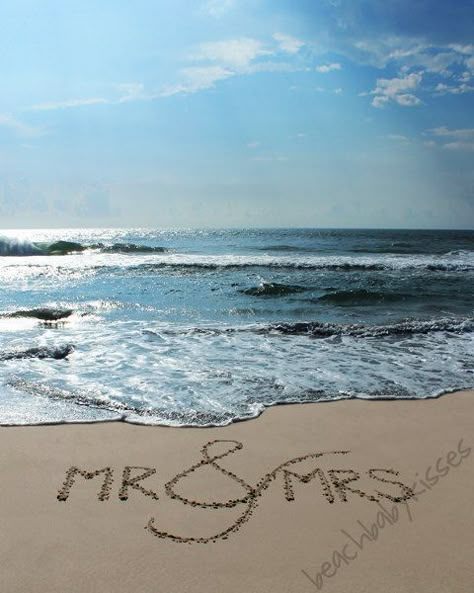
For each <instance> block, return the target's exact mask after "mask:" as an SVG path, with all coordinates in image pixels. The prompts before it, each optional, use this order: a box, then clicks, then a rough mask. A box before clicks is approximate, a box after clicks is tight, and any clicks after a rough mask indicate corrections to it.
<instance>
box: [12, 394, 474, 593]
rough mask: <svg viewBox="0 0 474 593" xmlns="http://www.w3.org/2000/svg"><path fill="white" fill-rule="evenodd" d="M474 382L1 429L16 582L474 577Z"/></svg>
mask: <svg viewBox="0 0 474 593" xmlns="http://www.w3.org/2000/svg"><path fill="white" fill-rule="evenodd" d="M471 449H474V392H472V391H471V392H468V391H466V392H460V393H455V394H448V395H445V396H443V397H440V398H438V399H435V400H423V401H420V400H418V401H375V402H374V401H372V402H369V401H360V400H359V401H340V402H333V403H320V404H300V405H293V406H288V405H286V406H277V407H274V408H271V409H268V410H267V411H266V412H265V413H264V414H263V415H262V416H261V417H260V418H258V419H255V420H252V421H248V422H241V423H238V424H233V425H231V426H228V427H225V428H213V429H192V428H186V429H184V428H179V429H174V428H165V427H145V426H134V425H130V424H125V423H103V424H88V425H60V426H38V427H3V428H0V471H1V475H0V484H1V486H0V497H1V501H0V526H1V538H0V591H2V592H5V593H20V592H21V593H24V592H28V593H56V592H57V593H59V592H61V593H64V592H68V593H75V592H78V593H79V592H81V593H85V592H92V591H94V592H95V591H98V592H99V591H100V592H101V593H109V592H110V593H112V592H114V593H130V592H132V591H133V592H134V593H142V592H143V593H145V592H146V593H150V592H152V591H153V592H155V591H156V592H158V591H163V592H166V593H175V592H176V593H178V592H179V593H187V592H191V591H192V592H193V593H196V592H203V593H204V592H206V593H211V592H213V591H215V592H220V593H222V592H237V591H238V592H245V593H253V592H255V593H257V592H258V593H265V592H267V591H268V592H270V591H271V592H272V593H279V592H282V593H283V592H285V593H287V592H291V593H298V592H302V593H304V592H310V591H317V590H323V591H328V592H335V593H343V592H344V593H346V592H349V591H350V592H351V593H362V592H364V593H380V592H381V591H383V592H384V593H411V592H413V593H415V592H416V593H424V592H426V593H441V592H443V593H446V592H448V591H449V593H457V592H459V593H461V592H462V593H465V592H466V591H470V590H472V584H473V583H474V557H473V554H472V550H473V549H474V513H473V511H472V492H473V488H474V452H473V451H472V450H471Z"/></svg>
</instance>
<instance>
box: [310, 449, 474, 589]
mask: <svg viewBox="0 0 474 593" xmlns="http://www.w3.org/2000/svg"><path fill="white" fill-rule="evenodd" d="M470 453H471V449H470V447H465V446H464V447H463V439H461V440H460V441H459V442H458V445H457V451H452V450H451V451H449V452H448V453H447V454H445V455H443V456H441V457H438V459H437V460H436V464H433V465H429V466H428V467H427V468H426V470H425V475H424V480H423V479H421V478H418V477H417V476H418V473H416V475H415V476H416V477H417V479H416V480H415V482H414V484H413V485H412V487H411V491H412V496H411V497H410V498H411V499H412V500H410V503H408V502H407V501H403V503H404V508H405V510H406V514H407V517H408V519H409V521H410V523H412V521H413V516H412V514H411V509H410V504H412V503H413V502H418V500H419V497H420V496H421V495H423V494H425V493H426V492H428V491H429V490H432V489H433V487H434V486H436V484H437V483H438V482H439V481H440V480H442V479H443V478H444V477H446V476H447V474H448V473H449V471H450V468H457V467H459V465H461V463H462V462H463V460H464V459H465V458H466V457H468V456H469V455H470ZM433 467H435V468H436V470H433ZM434 471H435V474H434V475H433V472H434ZM419 483H420V484H422V485H423V486H424V489H423V490H417V487H418V485H419ZM377 506H378V509H379V510H378V511H377V514H376V516H375V517H374V520H373V521H372V523H371V524H370V525H367V524H366V523H363V522H362V521H360V520H358V521H357V524H358V526H359V528H360V529H358V535H354V534H353V533H352V534H351V533H349V532H347V531H345V530H344V529H341V533H342V534H343V535H344V544H343V545H342V546H341V547H340V549H337V550H334V551H333V553H332V555H331V556H330V558H329V559H328V560H326V561H325V562H323V563H322V564H321V566H320V568H319V570H318V571H316V572H312V573H308V572H307V571H306V570H301V572H302V573H303V575H304V576H305V577H306V578H307V579H308V581H310V582H311V583H312V584H313V585H314V586H315V587H316V589H318V590H321V589H322V588H323V585H324V580H325V579H326V580H327V579H329V578H332V577H334V576H335V575H336V574H337V572H338V570H339V569H340V568H341V567H342V566H343V565H345V566H348V565H349V564H350V563H351V562H353V561H354V560H355V559H356V558H357V557H358V555H359V553H360V552H362V550H363V549H364V546H365V545H366V544H368V543H373V542H375V541H377V539H378V537H379V536H380V534H381V533H382V530H383V529H384V528H385V527H387V526H389V525H390V526H393V525H394V524H396V523H397V522H398V520H399V513H398V508H397V507H396V506H392V508H391V509H387V508H386V507H385V506H384V505H382V503H381V502H380V501H377Z"/></svg>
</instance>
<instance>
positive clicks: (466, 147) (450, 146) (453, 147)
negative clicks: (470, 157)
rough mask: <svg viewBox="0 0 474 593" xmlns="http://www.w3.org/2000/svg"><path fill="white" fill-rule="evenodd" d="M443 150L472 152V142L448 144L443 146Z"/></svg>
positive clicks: (473, 143) (473, 144) (473, 145)
mask: <svg viewBox="0 0 474 593" xmlns="http://www.w3.org/2000/svg"><path fill="white" fill-rule="evenodd" d="M443 148H446V149H447V150H468V151H473V150H474V142H448V143H447V144H443Z"/></svg>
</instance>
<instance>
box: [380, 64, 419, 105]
mask: <svg viewBox="0 0 474 593" xmlns="http://www.w3.org/2000/svg"><path fill="white" fill-rule="evenodd" d="M421 79H422V74H421V73H420V72H418V73H415V72H412V73H411V74H407V75H406V76H404V77H400V78H379V79H377V86H376V87H375V89H374V90H373V91H371V92H370V94H371V95H375V96H374V98H373V100H372V105H373V106H374V107H384V106H385V105H386V104H387V103H389V102H390V101H393V102H395V103H398V105H402V106H403V107H413V106H415V105H420V103H421V101H420V99H419V98H418V97H416V96H415V95H413V94H412V93H409V92H406V91H412V90H415V89H416V88H417V87H418V85H419V84H420V82H421Z"/></svg>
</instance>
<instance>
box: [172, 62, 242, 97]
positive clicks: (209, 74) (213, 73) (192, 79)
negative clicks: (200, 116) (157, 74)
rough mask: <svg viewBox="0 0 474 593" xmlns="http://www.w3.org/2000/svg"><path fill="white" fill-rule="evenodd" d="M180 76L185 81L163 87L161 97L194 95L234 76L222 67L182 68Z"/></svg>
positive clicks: (230, 71) (233, 73)
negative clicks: (182, 94) (183, 94)
mask: <svg viewBox="0 0 474 593" xmlns="http://www.w3.org/2000/svg"><path fill="white" fill-rule="evenodd" d="M181 74H182V76H183V77H184V79H185V81H184V82H182V83H180V84H176V85H170V86H168V87H165V88H164V89H163V91H162V92H161V96H163V97H170V96H172V95H177V94H180V93H196V92H197V91H201V90H204V89H210V88H213V87H214V85H215V84H216V82H218V81H219V80H225V79H226V78H230V77H231V76H234V75H235V72H233V71H232V70H228V69H227V68H223V67H222V66H196V67H190V68H183V69H182V70H181Z"/></svg>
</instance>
